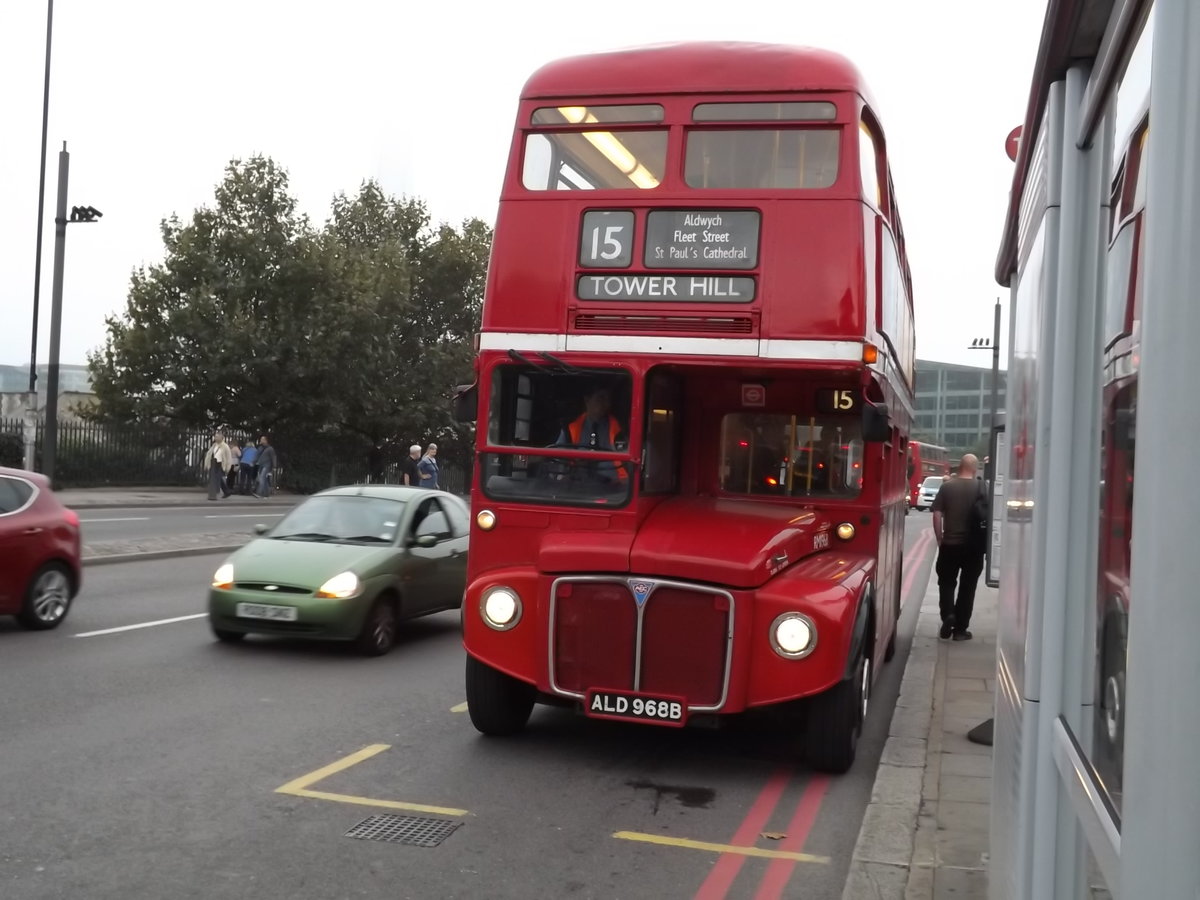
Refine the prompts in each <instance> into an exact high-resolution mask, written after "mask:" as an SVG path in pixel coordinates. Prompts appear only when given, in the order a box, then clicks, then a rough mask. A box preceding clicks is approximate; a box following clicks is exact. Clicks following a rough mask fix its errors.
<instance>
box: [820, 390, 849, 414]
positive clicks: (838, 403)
mask: <svg viewBox="0 0 1200 900" xmlns="http://www.w3.org/2000/svg"><path fill="white" fill-rule="evenodd" d="M817 408H818V409H819V410H820V411H821V412H827V413H846V412H853V411H854V410H855V409H857V408H858V397H857V395H856V394H855V392H854V391H853V390H844V389H838V388H826V389H824V390H820V391H817Z"/></svg>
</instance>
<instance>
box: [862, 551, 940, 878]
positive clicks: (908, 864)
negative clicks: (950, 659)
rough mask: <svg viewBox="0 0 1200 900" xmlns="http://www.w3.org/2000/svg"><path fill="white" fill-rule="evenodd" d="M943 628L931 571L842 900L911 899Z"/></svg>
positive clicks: (935, 582) (934, 581) (935, 586)
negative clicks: (907, 896) (908, 889)
mask: <svg viewBox="0 0 1200 900" xmlns="http://www.w3.org/2000/svg"><path fill="white" fill-rule="evenodd" d="M939 624H940V623H939V620H938V615H937V581H936V579H935V578H934V577H933V572H932V570H931V571H930V576H929V580H928V581H927V582H926V589H925V592H924V594H923V595H922V601H921V609H920V610H919V611H918V618H917V627H916V631H915V632H914V634H913V642H912V647H911V649H910V650H909V654H908V661H907V663H906V664H905V666H904V675H903V676H902V678H901V681H900V696H899V697H898V698H897V700H896V708H895V710H894V711H893V713H892V719H891V722H890V723H889V725H888V738H887V741H886V743H885V744H884V746H883V754H882V755H881V756H880V759H879V770H878V771H877V772H876V775H875V785H874V787H873V788H872V790H871V801H870V803H868V804H867V808H866V811H865V812H864V814H863V823H862V828H861V829H859V832H858V840H857V842H856V843H855V845H854V852H853V854H852V855H851V859H850V871H849V873H848V875H847V877H846V886H845V888H844V890H843V891H842V900H904V898H905V897H906V891H907V888H908V883H909V876H910V874H911V873H912V871H913V867H914V856H915V855H916V851H917V847H916V837H917V830H918V821H919V817H920V815H921V812H922V810H921V802H922V789H923V785H924V780H925V777H926V763H927V762H928V757H929V736H930V726H931V724H932V721H933V713H934V694H935V691H934V687H935V684H934V679H935V676H936V672H937V661H938V637H937V631H938V625H939Z"/></svg>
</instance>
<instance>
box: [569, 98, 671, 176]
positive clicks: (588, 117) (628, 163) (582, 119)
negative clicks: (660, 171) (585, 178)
mask: <svg viewBox="0 0 1200 900" xmlns="http://www.w3.org/2000/svg"><path fill="white" fill-rule="evenodd" d="M558 112H559V115H561V116H562V117H563V118H564V119H566V120H567V121H568V122H570V123H571V124H572V125H579V124H580V123H585V124H590V123H592V122H599V121H600V120H599V119H597V118H596V117H595V115H593V114H592V113H590V112H588V109H587V107H586V106H560V107H558ZM583 136H584V137H585V138H587V140H588V141H589V142H590V143H591V145H592V146H593V147H595V148H596V149H597V150H599V151H600V152H601V153H603V154H604V157H605V158H606V159H607V160H608V161H609V162H610V163H612V164H613V165H614V166H616V167H617V169H618V170H619V171H620V172H621V174H622V175H625V176H627V177H628V178H629V180H630V181H632V182H633V183H634V184H636V185H637V186H638V187H640V188H642V189H645V190H648V189H649V188H655V187H658V179H657V178H655V177H654V175H653V174H652V173H651V172H650V170H649V169H647V168H646V167H645V166H643V165H642V164H641V163H640V162H638V160H637V157H636V156H634V155H633V154H632V153H630V152H629V148H628V147H626V146H625V145H624V144H622V143H621V142H620V141H619V140H618V139H617V137H616V136H615V135H613V134H612V133H611V132H608V131H585V132H584V133H583Z"/></svg>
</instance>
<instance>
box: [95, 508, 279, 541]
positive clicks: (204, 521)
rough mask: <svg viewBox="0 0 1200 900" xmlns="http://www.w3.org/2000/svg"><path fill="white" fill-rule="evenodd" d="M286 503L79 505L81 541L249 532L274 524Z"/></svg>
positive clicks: (130, 539) (132, 539) (131, 539)
mask: <svg viewBox="0 0 1200 900" xmlns="http://www.w3.org/2000/svg"><path fill="white" fill-rule="evenodd" d="M287 511H288V507H283V506H279V505H277V504H273V503H272V504H270V505H268V504H266V503H263V502H262V501H256V500H255V499H254V498H253V497H251V498H249V499H246V498H242V497H232V498H230V499H228V500H216V501H214V502H213V503H211V504H205V505H204V506H198V507H188V506H172V507H161V506H160V507H145V508H141V509H138V508H134V507H123V508H120V509H80V510H77V512H78V513H79V520H80V523H81V524H82V529H83V541H84V543H85V544H86V543H95V542H97V541H136V540H142V539H145V538H150V537H166V536H174V535H184V534H211V533H215V532H220V531H225V530H229V531H233V532H238V533H249V532H251V531H253V529H254V526H255V525H257V524H260V523H261V524H263V525H273V524H275V523H276V522H278V521H279V520H280V518H282V517H283V516H284V515H286V514H287Z"/></svg>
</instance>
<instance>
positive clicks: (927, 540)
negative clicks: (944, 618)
mask: <svg viewBox="0 0 1200 900" xmlns="http://www.w3.org/2000/svg"><path fill="white" fill-rule="evenodd" d="M932 543H933V531H932V530H929V529H926V530H925V531H922V532H921V536H920V537H919V538H917V540H916V542H915V543H914V544H913V546H912V549H910V550H909V551H908V553H907V554H906V557H907V558H908V560H909V561H910V562H909V565H908V566H907V568H908V571H907V572H906V573H905V576H904V584H903V586H902V587H901V589H900V595H901V597H902V598H903V603H907V602H908V600H909V593H910V592H911V590H912V584H913V579H914V578H915V577H916V574H917V572H918V571H919V570H920V569H922V568H923V567H924V564H925V556H926V554H927V553H928V552H929V547H930V545H931V544H932ZM792 775H793V771H792V770H791V769H790V768H781V769H777V770H775V771H774V772H773V773H772V774H771V777H770V778H768V779H767V783H766V785H764V786H763V789H762V790H761V791H760V792H759V794H758V797H757V799H756V800H755V801H754V805H753V806H751V807H750V811H749V812H747V813H746V817H745V818H744V819H742V823H741V825H739V826H738V829H737V831H736V832H734V835H733V839H732V840H731V841H730V842H729V843H730V845H731V846H734V847H753V846H754V845H755V842H756V841H757V840H758V837H759V835H760V834H761V833H762V832H763V830H764V829H765V828H766V827H767V823H768V822H769V821H770V819H771V815H772V814H773V813H774V812H775V807H776V806H778V805H779V801H780V799H782V797H783V792H784V790H785V789H786V788H787V786H788V782H789V781H791V778H792ZM830 783H831V779H830V778H829V776H827V775H814V776H813V777H812V778H810V779H809V781H808V783H807V784H806V785H805V786H804V790H803V791H802V792H801V794H800V802H799V803H797V804H796V811H795V812H794V813H793V814H792V820H791V822H789V823H788V828H787V832H786V834H787V837H785V838H784V839H783V840H782V841H780V842H779V844H778V846H777V848H774V849H778V850H783V851H790V852H795V853H799V852H802V851H803V850H804V844H805V843H806V842H807V841H808V836H809V833H810V832H811V831H812V828H813V825H814V824H815V823H816V821H817V815H818V814H819V813H820V811H821V802H822V801H823V800H824V798H825V793H826V791H828V790H829V785H830ZM745 862H746V857H745V856H744V855H742V854H740V853H722V854H721V855H720V857H719V858H718V859H717V863H716V865H715V866H713V868H712V871H711V872H709V874H708V878H706V879H704V884H702V885H700V890H698V891H697V892H696V898H695V900H723V898H724V897H726V896H727V895H728V893H729V889H730V888H731V887H733V882H734V880H735V879H736V878H737V876H738V874H739V873H740V872H741V870H742V866H743V864H745ZM795 868H796V860H793V859H773V860H771V863H770V865H768V866H767V871H766V874H764V875H763V878H762V881H761V882H759V885H758V890H757V891H756V892H755V894H754V900H775V898H778V897H782V896H783V891H784V888H786V887H787V883H788V880H789V879H790V878H791V877H792V872H793V871H794V870H795Z"/></svg>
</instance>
